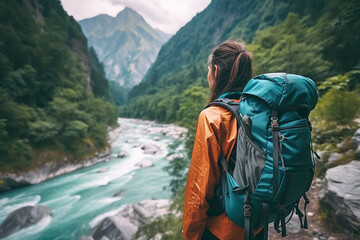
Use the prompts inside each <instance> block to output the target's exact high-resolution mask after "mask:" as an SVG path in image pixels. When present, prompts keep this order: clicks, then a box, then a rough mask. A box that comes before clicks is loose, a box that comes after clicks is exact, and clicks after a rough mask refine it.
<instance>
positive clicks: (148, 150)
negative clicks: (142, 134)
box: [141, 143, 161, 155]
mask: <svg viewBox="0 0 360 240" xmlns="http://www.w3.org/2000/svg"><path fill="white" fill-rule="evenodd" d="M141 150H144V153H145V154H152V155H155V154H157V153H160V152H161V149H160V148H159V146H157V145H155V144H151V143H148V144H146V145H143V146H142V147H141Z"/></svg>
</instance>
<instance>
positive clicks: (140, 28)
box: [79, 8, 171, 88]
mask: <svg viewBox="0 0 360 240" xmlns="http://www.w3.org/2000/svg"><path fill="white" fill-rule="evenodd" d="M79 23H80V25H81V27H82V29H83V32H84V34H85V35H86V37H87V38H88V44H89V45H90V46H92V47H93V48H94V49H95V51H96V53H97V55H98V57H99V59H100V61H101V62H103V64H104V67H105V72H106V76H107V78H108V79H109V80H112V81H116V82H118V83H119V84H120V85H121V86H123V87H125V88H131V87H133V86H134V85H136V84H138V83H140V82H141V80H142V79H143V77H144V75H145V73H146V72H147V70H148V69H149V68H150V66H151V64H152V63H153V61H154V60H155V58H156V56H157V54H158V51H159V50H160V47H161V46H162V45H163V44H164V43H165V42H166V41H167V40H168V39H169V38H170V36H171V35H169V34H166V33H164V32H161V31H160V30H159V29H153V28H152V27H151V26H150V25H149V24H148V23H147V22H146V21H145V20H144V18H143V17H142V16H141V15H139V14H138V13H137V12H136V11H134V10H133V9H131V8H125V9H124V10H123V11H121V12H119V13H118V15H117V16H116V17H111V16H108V15H105V14H101V15H98V16H96V17H93V18H89V19H85V20H82V21H79Z"/></svg>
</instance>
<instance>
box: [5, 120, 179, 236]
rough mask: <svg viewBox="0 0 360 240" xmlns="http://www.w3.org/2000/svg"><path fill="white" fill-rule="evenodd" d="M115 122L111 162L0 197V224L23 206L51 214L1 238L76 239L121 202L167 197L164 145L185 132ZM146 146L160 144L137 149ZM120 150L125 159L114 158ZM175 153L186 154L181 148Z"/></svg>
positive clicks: (137, 122) (170, 127) (166, 150)
mask: <svg viewBox="0 0 360 240" xmlns="http://www.w3.org/2000/svg"><path fill="white" fill-rule="evenodd" d="M119 124H120V127H119V128H118V129H116V130H115V131H113V132H112V134H111V135H112V137H111V138H113V139H112V143H111V147H112V152H113V155H112V157H111V158H110V160H109V161H106V162H101V163H98V164H96V165H93V166H90V167H87V168H83V169H80V170H77V171H74V172H71V173H68V174H64V175H61V176H59V177H56V178H53V179H50V180H48V181H45V182H42V183H40V184H37V185H32V186H27V187H22V188H19V189H15V190H12V191H9V192H4V193H1V194H0V223H2V222H3V221H4V220H5V218H6V217H7V216H8V215H9V214H10V213H11V212H12V211H14V210H16V209H19V208H21V207H24V206H29V205H30V206H34V205H43V206H47V207H49V208H50V209H51V212H52V216H51V217H48V218H45V219H43V220H41V221H40V222H39V223H37V224H36V225H34V226H31V227H28V228H25V229H23V230H20V231H19V232H17V233H14V234H13V235H10V236H8V237H7V238H4V239H6V240H15V239H16V240H31V239H36V240H45V239H46V240H48V239H49V240H50V239H51V240H62V239H64V240H65V239H66V240H69V239H75V240H76V239H78V238H79V237H80V236H82V235H84V234H85V235H90V234H91V228H93V227H94V226H95V225H96V224H97V223H98V222H100V221H101V220H102V219H103V218H105V217H107V216H110V215H114V214H115V213H117V212H118V211H119V209H121V207H122V206H123V205H124V204H128V203H138V202H140V201H141V200H144V199H164V198H170V196H171V192H170V190H169V188H167V187H168V184H169V181H170V176H169V175H168V173H167V172H165V171H164V167H165V166H167V165H168V164H169V161H167V160H166V157H167V155H168V153H169V147H168V146H169V144H171V143H173V142H174V141H175V140H176V139H177V138H178V136H177V135H178V134H179V133H180V132H182V131H184V129H182V128H179V127H176V126H173V125H165V124H157V123H154V122H150V121H141V120H135V119H119ZM148 144H153V145H156V146H158V147H159V149H160V152H158V153H156V154H154V155H153V154H149V153H148V154H146V153H144V151H143V150H142V149H141V147H142V146H144V145H148ZM122 151H126V152H127V153H128V156H127V157H124V158H120V157H118V156H117V154H118V153H120V152H122ZM176 153H184V149H183V144H182V145H180V146H179V148H178V149H177V150H176ZM142 160H150V161H151V162H153V163H154V166H153V167H148V168H139V167H138V166H136V164H137V163H138V162H140V161H142ZM116 193H119V194H116ZM114 195H117V196H114Z"/></svg>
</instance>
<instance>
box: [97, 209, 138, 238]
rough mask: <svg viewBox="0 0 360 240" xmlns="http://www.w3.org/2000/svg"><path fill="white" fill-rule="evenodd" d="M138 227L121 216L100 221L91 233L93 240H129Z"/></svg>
mask: <svg viewBox="0 0 360 240" xmlns="http://www.w3.org/2000/svg"><path fill="white" fill-rule="evenodd" d="M137 229H138V226H136V225H135V224H133V223H132V222H130V221H129V220H128V219H126V218H124V217H122V216H121V215H115V216H111V217H107V218H105V219H104V220H102V221H101V222H100V223H99V224H98V225H96V227H95V228H94V231H93V233H92V237H93V238H94V239H95V240H102V239H103V237H107V238H108V239H116V240H131V239H132V236H133V235H134V234H135V233H136V231H137Z"/></svg>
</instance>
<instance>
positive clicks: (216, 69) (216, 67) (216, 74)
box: [214, 65, 218, 79]
mask: <svg viewBox="0 0 360 240" xmlns="http://www.w3.org/2000/svg"><path fill="white" fill-rule="evenodd" d="M214 67H215V71H214V77H215V79H217V77H218V66H217V65H214Z"/></svg>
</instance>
